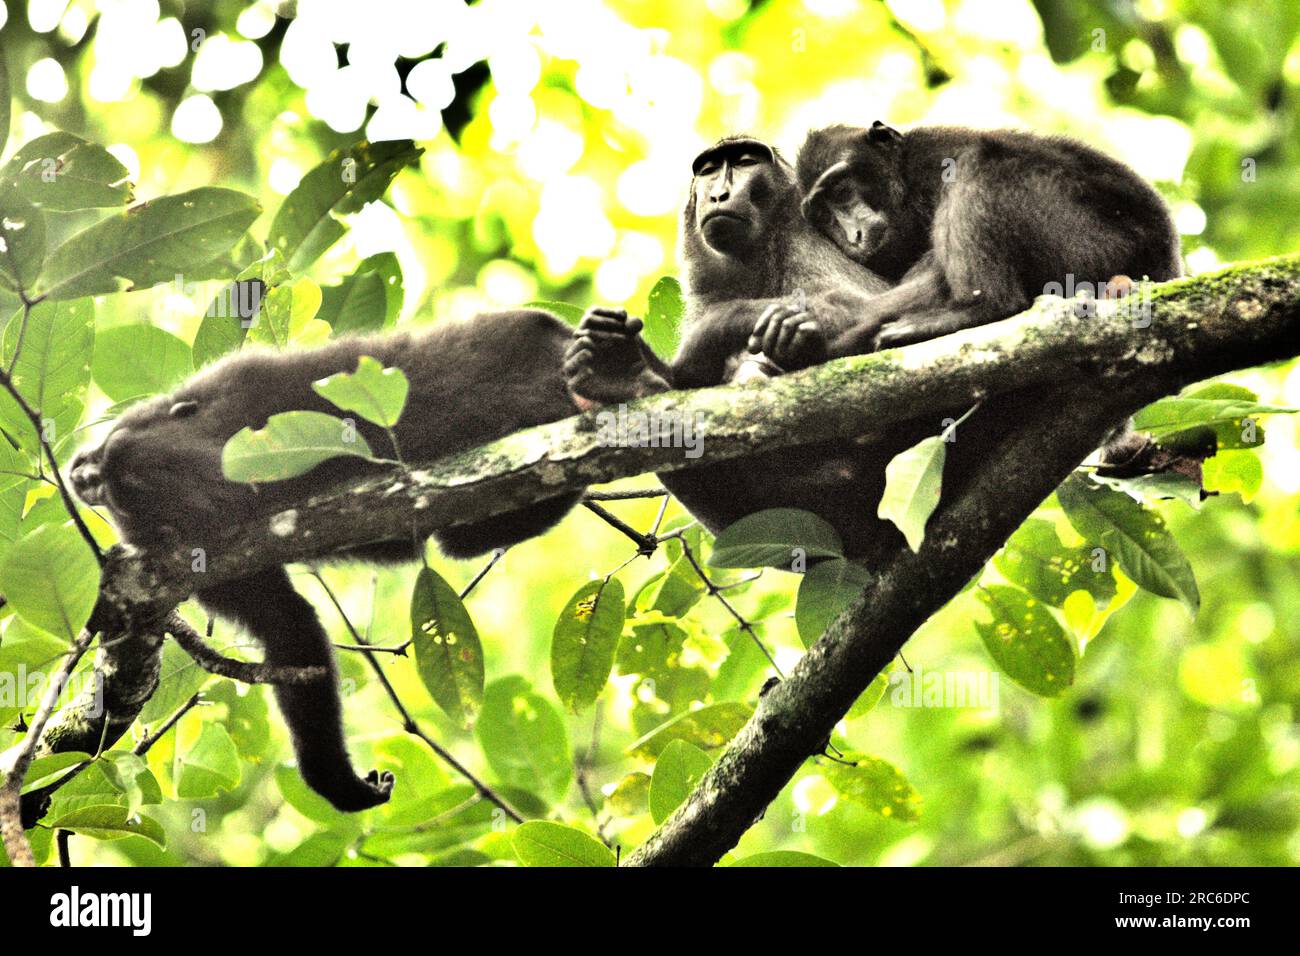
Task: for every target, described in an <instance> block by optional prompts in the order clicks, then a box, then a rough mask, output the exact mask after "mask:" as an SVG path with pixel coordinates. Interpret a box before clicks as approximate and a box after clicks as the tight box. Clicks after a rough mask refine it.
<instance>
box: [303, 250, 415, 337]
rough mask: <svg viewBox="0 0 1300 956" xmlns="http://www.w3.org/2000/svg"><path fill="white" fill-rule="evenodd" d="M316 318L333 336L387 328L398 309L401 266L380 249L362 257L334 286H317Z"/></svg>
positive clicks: (391, 323)
mask: <svg viewBox="0 0 1300 956" xmlns="http://www.w3.org/2000/svg"><path fill="white" fill-rule="evenodd" d="M321 294H322V296H323V298H322V301H321V307H320V312H319V313H317V318H320V319H323V320H324V321H326V322H328V323H329V324H330V328H332V329H333V330H334V334H335V335H342V334H351V333H356V332H377V331H379V330H380V329H386V328H391V327H392V326H393V325H394V324H395V323H396V322H397V317H398V315H399V314H400V313H401V311H402V295H403V292H402V267H401V266H400V265H399V264H398V262H397V256H395V255H393V253H391V252H381V253H378V254H377V255H373V256H370V257H369V258H366V259H363V260H362V262H361V265H359V266H357V268H356V271H355V272H353V273H352V275H350V276H348V277H347V278H345V279H344V280H343V281H342V282H340V283H339V284H338V285H327V286H323V287H322V288H321Z"/></svg>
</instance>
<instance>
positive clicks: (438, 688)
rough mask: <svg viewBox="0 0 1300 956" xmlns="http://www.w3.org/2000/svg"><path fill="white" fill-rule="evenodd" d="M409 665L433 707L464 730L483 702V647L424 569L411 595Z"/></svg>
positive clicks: (458, 606) (439, 582)
mask: <svg viewBox="0 0 1300 956" xmlns="http://www.w3.org/2000/svg"><path fill="white" fill-rule="evenodd" d="M411 639H412V640H413V641H414V642H415V666H416V669H417V670H418V671H419V674H420V680H422V681H424V686H425V687H427V688H428V690H429V694H430V696H432V697H433V700H434V703H436V704H437V705H438V706H439V707H441V708H442V709H443V712H444V713H446V714H447V716H448V717H450V718H451V719H452V720H454V721H456V723H457V724H459V725H460V726H462V727H468V726H469V725H470V724H471V723H472V722H473V720H474V717H475V715H477V714H478V710H479V707H480V706H482V704H483V647H482V645H481V644H480V643H479V639H478V631H477V630H476V629H475V627H474V622H473V621H472V620H471V619H470V616H469V611H467V610H465V605H464V604H463V603H462V602H461V599H460V596H459V595H458V594H457V593H456V591H455V590H454V589H453V588H452V586H451V585H450V584H448V583H447V582H446V581H445V580H443V578H442V577H441V575H439V574H438V573H437V572H436V571H434V570H432V569H431V568H428V567H424V568H421V569H420V573H419V574H418V575H417V576H416V578H415V590H414V592H412V594H411Z"/></svg>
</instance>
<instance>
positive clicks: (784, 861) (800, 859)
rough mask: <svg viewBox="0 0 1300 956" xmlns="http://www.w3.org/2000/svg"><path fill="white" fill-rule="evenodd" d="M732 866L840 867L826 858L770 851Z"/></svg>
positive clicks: (740, 860)
mask: <svg viewBox="0 0 1300 956" xmlns="http://www.w3.org/2000/svg"><path fill="white" fill-rule="evenodd" d="M731 865H732V866H762V867H770V866H783V867H784V866H799V867H802V866H833V867H838V866H839V864H838V863H832V862H831V861H830V860H828V859H826V858H825V857H820V856H813V855H812V854H811V853H800V852H798V851H796V850H769V851H768V852H767V853H755V854H754V855H753V856H747V857H743V858H742V859H739V860H737V861H736V862H735V863H733V864H731Z"/></svg>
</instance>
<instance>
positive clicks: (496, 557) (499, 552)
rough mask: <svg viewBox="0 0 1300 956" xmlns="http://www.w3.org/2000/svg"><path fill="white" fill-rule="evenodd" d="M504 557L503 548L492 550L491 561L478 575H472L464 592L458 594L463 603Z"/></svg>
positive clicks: (504, 551) (504, 550)
mask: <svg viewBox="0 0 1300 956" xmlns="http://www.w3.org/2000/svg"><path fill="white" fill-rule="evenodd" d="M505 556H506V549H505V548H496V549H495V550H493V552H492V558H491V560H489V561H488V563H487V564H485V565H483V568H482V569H481V570H480V571H479V573H478V574H476V575H474V577H473V578H472V579H471V580H470V582H469V584H467V585H465V588H464V590H462V591H461V592H460V599H461V600H462V601H463V600H465V598H467V597H469V593H470V592H471V591H473V590H474V589H475V588H476V587H478V583H479V582H480V581H482V580H483V579H484V578H485V577H487V573H488V572H489V571H491V570H492V569H493V568H495V567H496V565H497V562H498V561H500V560H501V559H502V558H504V557H505Z"/></svg>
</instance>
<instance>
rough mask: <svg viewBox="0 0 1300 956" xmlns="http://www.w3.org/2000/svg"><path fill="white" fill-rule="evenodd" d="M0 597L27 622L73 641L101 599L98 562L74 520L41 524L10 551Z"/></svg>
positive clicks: (1, 572) (2, 568)
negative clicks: (2, 596)
mask: <svg viewBox="0 0 1300 956" xmlns="http://www.w3.org/2000/svg"><path fill="white" fill-rule="evenodd" d="M0 594H3V595H4V596H5V598H6V600H7V601H8V602H9V603H10V604H11V605H13V607H14V610H16V611H17V612H18V613H19V615H21V616H22V617H23V618H24V619H25V620H27V621H28V622H29V623H31V624H34V625H35V626H36V627H39V628H40V629H41V630H43V631H49V632H50V633H51V634H54V635H57V636H59V637H66V638H68V639H72V638H75V637H76V636H77V635H78V634H79V633H80V632H81V628H82V627H83V626H84V625H85V623H86V622H87V621H88V620H90V612H91V611H92V610H94V607H95V599H96V598H97V597H98V596H99V562H98V561H96V560H95V555H94V552H92V551H91V550H90V545H88V544H87V543H86V542H85V540H83V539H82V537H81V534H80V533H79V532H78V531H77V529H76V527H75V526H74V525H73V524H72V522H71V521H67V522H64V523H63V524H46V525H41V526H40V527H39V528H37V529H36V530H35V531H31V532H29V533H27V534H25V535H23V537H21V538H19V539H18V542H17V543H16V544H14V546H13V547H12V548H10V549H9V553H8V554H7V555H6V556H5V561H4V564H3V565H0Z"/></svg>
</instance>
